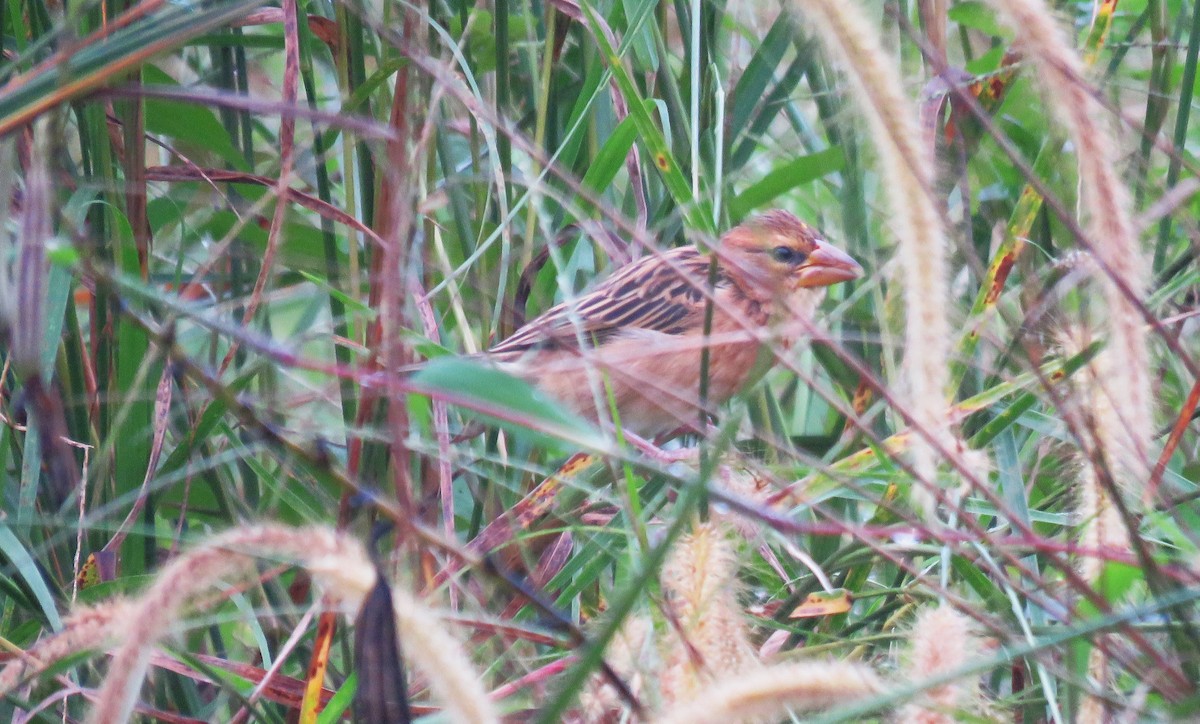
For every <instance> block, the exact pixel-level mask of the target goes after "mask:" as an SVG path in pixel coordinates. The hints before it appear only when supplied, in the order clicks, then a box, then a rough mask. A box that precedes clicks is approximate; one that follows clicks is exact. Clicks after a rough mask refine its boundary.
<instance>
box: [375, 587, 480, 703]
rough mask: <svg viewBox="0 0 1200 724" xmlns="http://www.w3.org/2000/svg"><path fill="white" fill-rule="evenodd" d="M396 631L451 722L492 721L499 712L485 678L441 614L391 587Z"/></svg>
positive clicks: (409, 594) (404, 592) (398, 589)
mask: <svg viewBox="0 0 1200 724" xmlns="http://www.w3.org/2000/svg"><path fill="white" fill-rule="evenodd" d="M392 605H393V606H394V607H395V609H396V632H397V634H398V635H399V636H400V640H401V641H402V642H403V643H404V651H405V654H406V655H407V656H408V657H409V658H411V659H412V660H413V662H414V663H415V664H416V665H417V666H418V667H419V668H420V669H421V671H422V672H424V674H425V676H426V677H428V679H429V686H430V688H431V689H433V692H434V694H436V695H437V697H438V699H440V700H441V701H442V702H443V703H444V705H445V707H446V712H447V714H448V715H449V718H450V720H451V721H454V722H464V723H467V724H491V723H492V722H499V721H500V714H499V712H497V711H496V708H495V705H494V704H493V703H492V701H491V699H490V698H488V693H487V691H486V690H485V689H484V688H483V681H482V679H481V678H480V676H479V673H478V672H477V671H476V670H475V666H474V665H473V664H472V663H471V659H470V658H469V657H468V656H467V653H466V651H465V650H464V649H463V647H462V644H460V643H459V642H458V640H457V639H455V638H454V637H453V636H451V635H450V634H449V633H448V632H447V631H446V627H445V625H444V624H443V623H442V622H441V621H440V620H439V619H438V617H437V616H436V615H435V614H434V613H433V611H431V610H430V609H429V608H427V607H426V606H425V605H424V604H422V603H421V602H420V601H418V600H417V599H416V598H415V597H414V596H413V595H412V594H411V593H409V592H407V591H405V590H403V589H401V588H399V587H393V588H392Z"/></svg>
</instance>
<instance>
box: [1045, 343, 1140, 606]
mask: <svg viewBox="0 0 1200 724" xmlns="http://www.w3.org/2000/svg"><path fill="white" fill-rule="evenodd" d="M1059 339H1060V345H1061V347H1062V350H1063V355H1064V356H1067V357H1073V356H1075V355H1077V354H1080V353H1082V352H1083V351H1084V350H1085V349H1087V347H1088V346H1089V344H1090V343H1091V342H1092V341H1094V340H1093V338H1092V337H1091V336H1090V335H1089V333H1088V331H1087V330H1086V329H1085V328H1082V327H1073V328H1069V329H1066V330H1064V331H1063V332H1062V334H1061V335H1060V337H1059ZM1118 356H1119V355H1116V354H1114V352H1113V351H1112V350H1111V349H1109V348H1105V349H1101V350H1100V351H1099V352H1096V353H1095V356H1094V357H1092V359H1091V361H1090V362H1088V364H1087V365H1085V366H1084V368H1083V369H1082V370H1080V371H1079V372H1078V373H1076V374H1075V376H1074V385H1073V388H1072V391H1073V393H1074V394H1073V395H1072V397H1071V400H1072V401H1073V402H1074V403H1077V404H1072V405H1069V406H1068V407H1067V409H1066V410H1064V414H1065V415H1067V416H1068V419H1070V420H1071V422H1072V426H1073V427H1074V428H1075V429H1076V430H1078V431H1079V434H1080V437H1081V440H1080V442H1081V448H1080V449H1078V460H1077V463H1078V469H1079V476H1078V481H1077V485H1076V486H1075V488H1076V494H1075V498H1076V508H1075V509H1076V518H1077V520H1078V521H1079V525H1080V526H1081V527H1080V530H1079V545H1080V546H1081V547H1082V548H1085V549H1090V550H1095V549H1098V548H1115V549H1118V550H1122V551H1129V550H1131V548H1130V539H1129V530H1128V527H1127V526H1126V524H1125V521H1124V520H1123V519H1122V517H1121V514H1120V511H1119V510H1118V508H1117V507H1116V505H1115V504H1114V502H1113V500H1112V493H1113V492H1125V493H1126V496H1125V497H1126V499H1127V500H1128V499H1132V498H1135V497H1136V492H1137V491H1135V490H1129V489H1125V490H1124V491H1122V482H1125V481H1123V480H1122V479H1121V478H1116V477H1115V471H1116V470H1118V469H1119V468H1118V466H1119V463H1118V457H1119V455H1120V450H1121V441H1122V438H1123V437H1124V435H1125V431H1124V430H1123V429H1122V421H1121V418H1120V414H1119V412H1118V411H1117V409H1116V406H1115V405H1114V402H1113V395H1112V394H1111V392H1110V385H1111V384H1112V380H1113V379H1115V378H1118V377H1119V376H1120V372H1119V371H1118V370H1117V369H1115V365H1116V364H1117V357H1118ZM1105 470H1108V471H1113V472H1114V477H1115V480H1114V482H1116V483H1117V489H1116V490H1115V491H1114V490H1112V489H1110V488H1109V487H1108V486H1106V485H1104V482H1103V480H1102V478H1101V475H1102V473H1103V472H1104V471H1105ZM1103 567H1104V561H1103V560H1102V559H1101V558H1099V557H1097V556H1095V555H1086V556H1084V557H1083V559H1082V561H1081V563H1080V566H1079V573H1080V575H1081V576H1082V577H1083V579H1084V580H1085V581H1087V582H1088V583H1095V582H1096V581H1097V580H1098V579H1099V577H1100V574H1101V571H1102V570H1103Z"/></svg>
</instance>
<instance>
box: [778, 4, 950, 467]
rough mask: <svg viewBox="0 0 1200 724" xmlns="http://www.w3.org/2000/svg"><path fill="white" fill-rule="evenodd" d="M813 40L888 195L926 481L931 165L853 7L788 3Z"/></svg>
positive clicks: (945, 294) (935, 322)
mask: <svg viewBox="0 0 1200 724" xmlns="http://www.w3.org/2000/svg"><path fill="white" fill-rule="evenodd" d="M792 4H793V6H794V7H796V8H797V9H798V10H800V11H801V12H802V13H803V14H804V15H805V16H806V17H807V19H808V20H809V25H810V27H811V28H812V31H813V34H814V35H815V36H817V38H819V40H820V41H821V43H822V44H823V45H824V47H825V48H826V51H827V52H828V53H829V54H830V55H831V56H832V57H833V58H834V59H835V61H836V62H837V63H838V64H839V65H840V66H841V67H842V69H843V70H844V72H845V73H846V75H847V77H848V78H849V80H850V89H851V92H852V94H853V95H854V97H855V98H856V100H857V101H858V105H859V107H860V109H861V110H862V112H863V114H864V115H865V116H866V118H867V121H868V126H869V128H870V130H871V136H872V139H873V140H874V142H875V146H876V148H877V150H878V152H879V157H880V164H881V166H882V170H883V176H884V178H885V181H884V185H885V186H886V187H887V189H888V194H887V196H888V202H889V207H890V209H891V218H892V223H891V226H892V230H893V232H894V234H895V236H896V239H897V250H896V254H897V257H898V258H899V263H900V268H901V275H902V279H903V284H904V305H905V309H906V323H905V364H904V368H905V379H906V381H907V384H908V404H909V409H908V412H909V414H910V416H911V418H912V420H913V423H914V425H915V426H916V427H917V428H918V429H919V430H921V431H922V432H923V433H924V434H922V435H920V436H918V437H917V438H914V440H913V446H912V454H913V462H914V465H913V467H914V469H915V471H916V472H917V474H918V475H919V476H920V477H921V478H923V479H925V480H927V481H932V480H934V478H935V476H936V471H937V457H936V454H935V449H936V447H938V446H941V447H943V448H948V447H950V445H949V443H950V442H951V438H950V430H949V426H948V424H947V422H946V411H947V405H946V394H947V390H948V389H949V382H950V377H949V365H948V360H949V350H950V320H949V317H948V310H949V308H950V299H949V289H948V286H947V278H948V268H947V260H946V238H945V233H944V231H943V227H942V219H941V216H940V214H939V212H938V209H937V206H936V205H935V203H934V201H933V196H932V192H933V188H934V163H933V158H932V154H931V149H929V148H928V146H927V144H925V143H924V142H923V136H922V133H921V128H920V124H919V123H918V120H917V114H916V107H915V105H914V104H913V102H912V101H911V100H910V99H909V98H907V97H905V95H904V93H903V88H904V83H903V79H902V78H901V77H900V75H899V70H898V68H897V64H896V62H895V61H894V59H892V58H891V57H890V56H889V55H888V54H887V53H885V51H884V50H883V46H882V43H881V40H880V37H879V33H878V32H877V31H876V30H875V29H874V28H873V27H872V25H871V23H870V22H869V21H868V20H867V19H866V17H865V16H864V15H863V14H862V11H861V10H859V9H858V7H857V6H856V5H853V4H849V3H842V2H838V1H837V0H793V3H792Z"/></svg>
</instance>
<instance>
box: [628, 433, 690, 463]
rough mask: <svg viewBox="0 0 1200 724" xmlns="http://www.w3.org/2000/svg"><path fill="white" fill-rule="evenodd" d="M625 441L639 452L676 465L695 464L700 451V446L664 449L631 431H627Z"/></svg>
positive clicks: (656, 460)
mask: <svg viewBox="0 0 1200 724" xmlns="http://www.w3.org/2000/svg"><path fill="white" fill-rule="evenodd" d="M625 441H626V442H628V443H629V444H630V446H632V447H633V448H634V449H636V450H637V451H638V452H640V453H642V455H644V456H646V457H647V458H649V459H651V460H653V461H655V462H658V463H661V464H663V465H674V464H675V463H687V464H694V463H695V462H696V459H697V455H698V452H699V451H698V448H694V447H683V448H676V449H674V450H663V449H662V448H661V447H659V446H657V445H655V444H654V443H652V442H650V441H649V440H647V439H646V438H644V437H641V436H640V435H635V434H633V433H632V432H629V431H626V432H625Z"/></svg>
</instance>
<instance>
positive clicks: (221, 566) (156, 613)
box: [88, 525, 376, 724]
mask: <svg viewBox="0 0 1200 724" xmlns="http://www.w3.org/2000/svg"><path fill="white" fill-rule="evenodd" d="M253 556H270V557H275V558H281V559H284V560H292V561H296V562H298V563H300V564H301V565H308V564H310V563H311V564H313V574H314V575H313V577H314V579H315V580H317V582H318V583H319V584H321V585H322V586H323V587H324V588H325V590H326V592H327V594H328V595H329V596H330V597H332V598H333V599H334V600H335V601H338V602H343V603H349V604H352V605H353V606H357V605H358V604H360V603H361V602H362V600H363V597H364V596H365V595H366V593H367V592H368V591H370V589H371V586H373V585H374V583H375V575H376V574H375V568H374V567H373V566H372V565H371V562H370V560H369V559H368V557H367V553H366V550H365V549H364V548H363V546H362V544H361V543H359V542H358V541H356V540H354V539H352V538H349V537H347V536H343V535H340V534H337V533H334V532H333V531H330V530H328V529H325V528H310V529H299V528H290V527H286V526H279V525H264V526H255V527H250V528H238V529H235V530H231V531H228V532H226V533H223V534H220V535H217V536H215V537H213V538H211V539H209V540H208V541H206V542H205V543H203V544H202V545H200V546H198V547H196V548H194V549H192V550H191V551H188V552H187V553H184V554H183V555H180V556H179V557H178V558H176V559H175V560H173V561H171V562H170V563H168V564H167V565H166V566H164V567H163V569H162V571H161V572H160V573H159V574H158V576H157V577H156V578H155V580H154V583H153V584H151V586H150V588H149V589H148V590H147V591H146V592H145V593H143V594H142V595H141V597H139V598H138V599H136V600H134V601H132V602H130V604H129V609H128V612H127V615H126V616H125V617H124V620H123V622H122V625H120V626H118V627H117V632H118V637H119V640H121V641H122V642H123V643H122V644H121V646H120V647H118V648H117V649H116V651H115V652H114V653H113V657H112V662H111V664H110V665H109V669H108V676H107V678H105V680H104V683H103V685H102V686H101V688H100V692H99V694H98V696H97V699H96V706H95V708H94V709H93V710H92V712H91V715H90V716H89V717H88V721H91V722H94V723H96V724H101V723H106V722H120V721H126V720H127V719H128V718H129V716H130V714H131V713H132V712H133V708H134V706H135V704H136V703H137V699H138V693H139V691H140V690H141V688H142V681H143V680H144V679H145V677H146V670H147V668H148V667H149V665H150V656H151V654H152V653H153V652H154V649H155V647H156V646H157V645H158V642H159V641H161V640H162V639H163V638H164V637H166V636H167V635H168V634H170V633H171V630H172V628H173V627H174V626H175V625H176V624H177V623H178V622H179V619H180V618H181V617H182V616H183V614H184V613H185V608H186V606H187V605H188V604H189V603H190V602H192V601H194V600H195V598H196V596H197V595H199V594H201V593H204V592H206V591H208V590H210V589H211V588H212V586H213V585H215V584H216V583H218V582H219V581H222V580H226V579H230V578H236V577H240V576H245V575H247V574H249V573H250V572H251V571H252V570H253V563H254V557H253Z"/></svg>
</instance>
